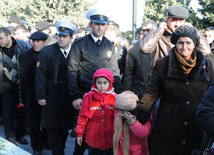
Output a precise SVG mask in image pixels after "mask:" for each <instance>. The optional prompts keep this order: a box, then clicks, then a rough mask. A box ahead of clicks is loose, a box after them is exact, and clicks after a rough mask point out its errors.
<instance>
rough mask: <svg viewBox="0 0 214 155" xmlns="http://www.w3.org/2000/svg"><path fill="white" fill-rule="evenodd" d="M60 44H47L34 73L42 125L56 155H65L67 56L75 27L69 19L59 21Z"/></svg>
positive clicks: (69, 122) (68, 107) (68, 106)
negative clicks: (40, 107)
mask: <svg viewBox="0 0 214 155" xmlns="http://www.w3.org/2000/svg"><path fill="white" fill-rule="evenodd" d="M56 27H57V29H58V32H57V37H58V39H57V43H55V44H53V45H50V46H46V47H44V48H43V49H42V50H41V51H40V53H39V57H38V61H37V69H36V76H35V90H36V99H37V100H38V103H39V104H40V105H41V106H42V114H41V126H42V127H43V128H46V129H47V132H48V139H49V144H50V148H51V150H52V153H53V155H63V154H64V148H65V142H66V140H67V136H68V130H69V129H71V128H72V125H73V123H72V121H73V118H74V116H73V115H72V110H73V106H72V102H71V99H70V96H69V93H68V92H69V91H68V78H67V70H68V68H67V67H68V56H69V55H70V51H71V46H72V40H73V35H74V34H76V32H77V30H76V27H75V26H74V25H73V24H72V23H70V22H68V21H58V22H57V24H56Z"/></svg>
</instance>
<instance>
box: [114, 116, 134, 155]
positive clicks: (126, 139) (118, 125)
mask: <svg viewBox="0 0 214 155" xmlns="http://www.w3.org/2000/svg"><path fill="white" fill-rule="evenodd" d="M122 127H124V135H123V155H129V144H130V130H129V124H128V123H127V121H126V120H125V119H123V118H122V117H121V116H120V115H118V116H117V118H116V121H115V131H114V136H113V150H114V155H117V150H118V143H119V140H120V135H121V132H122Z"/></svg>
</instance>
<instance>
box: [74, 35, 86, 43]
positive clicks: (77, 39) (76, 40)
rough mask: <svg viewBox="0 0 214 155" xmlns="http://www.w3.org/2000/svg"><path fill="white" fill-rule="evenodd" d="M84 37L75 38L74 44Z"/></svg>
mask: <svg viewBox="0 0 214 155" xmlns="http://www.w3.org/2000/svg"><path fill="white" fill-rule="evenodd" d="M85 37H86V36H83V37H80V38H76V39H75V40H74V43H77V42H79V41H81V40H83V39H85Z"/></svg>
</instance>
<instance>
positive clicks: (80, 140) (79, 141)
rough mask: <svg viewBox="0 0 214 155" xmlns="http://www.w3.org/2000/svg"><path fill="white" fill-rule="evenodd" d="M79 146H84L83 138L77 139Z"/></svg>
mask: <svg viewBox="0 0 214 155" xmlns="http://www.w3.org/2000/svg"><path fill="white" fill-rule="evenodd" d="M77 144H79V146H81V145H82V137H77Z"/></svg>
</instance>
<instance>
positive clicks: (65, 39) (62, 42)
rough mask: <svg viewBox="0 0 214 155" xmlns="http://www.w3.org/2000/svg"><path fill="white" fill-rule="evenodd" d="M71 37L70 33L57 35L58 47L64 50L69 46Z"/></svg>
mask: <svg viewBox="0 0 214 155" xmlns="http://www.w3.org/2000/svg"><path fill="white" fill-rule="evenodd" d="M72 39H73V37H71V36H70V35H67V36H63V35H57V40H58V44H59V47H60V48H62V49H64V50H66V49H68V48H69V45H70V43H71V42H72Z"/></svg>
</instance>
